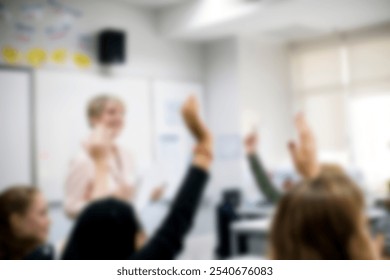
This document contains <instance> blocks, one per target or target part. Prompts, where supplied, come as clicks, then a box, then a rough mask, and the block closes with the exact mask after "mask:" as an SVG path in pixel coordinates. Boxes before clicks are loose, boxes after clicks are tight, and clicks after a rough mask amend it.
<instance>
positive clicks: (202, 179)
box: [63, 97, 213, 260]
mask: <svg viewBox="0 0 390 280" xmlns="http://www.w3.org/2000/svg"><path fill="white" fill-rule="evenodd" d="M182 113H183V118H184V120H185V123H186V125H187V127H188V129H189V130H190V132H191V133H192V135H193V136H194V137H195V140H196V148H195V150H194V156H193V159H192V164H191V166H190V168H189V170H188V172H187V175H186V177H185V179H184V181H183V183H182V186H181V188H180V189H179V191H178V193H177V195H176V198H175V200H174V202H173V204H172V207H171V209H170V212H169V214H168V216H167V217H166V219H165V220H164V222H163V223H162V225H161V227H160V228H159V229H158V230H157V232H156V233H155V235H154V236H153V237H152V238H151V239H150V241H149V242H147V243H146V244H145V245H144V244H143V240H142V237H141V238H139V236H140V234H139V233H140V226H139V222H138V220H137V217H136V215H135V211H134V209H133V207H132V206H131V205H128V204H126V203H123V202H121V201H119V200H116V199H113V198H109V199H101V200H97V201H95V202H94V203H92V204H91V205H89V206H87V207H86V209H85V210H84V211H83V212H82V213H81V215H80V216H79V218H78V219H77V221H76V224H75V227H74V229H73V231H72V233H71V235H70V238H69V241H68V244H67V246H66V248H65V251H64V254H63V259H68V260H70V259H73V260H83V259H104V260H107V259H114V260H115V259H118V260H119V259H143V260H156V259H173V258H175V257H176V255H177V254H178V253H179V252H180V250H181V247H182V243H183V240H184V237H185V235H186V234H187V232H188V231H189V229H190V227H191V225H192V222H193V219H194V215H195V213H196V210H197V207H198V205H199V201H200V198H201V195H202V192H203V189H204V187H205V185H206V183H207V180H208V176H209V175H208V170H209V167H210V164H211V162H212V153H213V149H212V137H211V134H210V132H209V131H208V129H207V127H206V126H205V125H204V123H203V122H202V120H201V119H200V116H199V109H198V104H197V102H196V100H195V99H194V98H192V97H191V98H189V99H188V100H187V101H186V103H185V104H184V106H183V109H182ZM95 149H97V150H98V147H95Z"/></svg>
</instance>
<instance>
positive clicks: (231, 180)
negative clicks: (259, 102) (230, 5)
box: [204, 39, 241, 190]
mask: <svg viewBox="0 0 390 280" xmlns="http://www.w3.org/2000/svg"><path fill="white" fill-rule="evenodd" d="M204 52H205V56H204V59H205V69H206V71H205V76H206V77H205V88H206V93H207V94H206V111H207V118H208V121H209V124H210V128H211V130H212V132H213V133H214V138H215V146H216V151H215V154H216V160H215V162H214V164H213V170H212V173H213V177H212V182H211V184H212V185H213V187H215V188H217V189H218V190H223V189H226V188H229V187H234V186H241V172H240V159H241V153H240V154H236V153H234V154H226V153H225V151H224V149H223V147H224V146H225V145H228V146H227V147H231V148H233V149H236V148H238V149H241V136H240V120H239V116H240V106H239V104H240V96H239V94H240V93H239V80H238V74H239V73H238V70H239V69H238V60H237V58H238V57H237V54H238V45H237V41H236V40H235V39H222V40H217V41H213V42H210V43H208V44H206V45H205V48H204ZM227 142H232V143H231V144H227Z"/></svg>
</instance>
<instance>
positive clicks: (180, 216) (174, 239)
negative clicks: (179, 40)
mask: <svg viewBox="0 0 390 280" xmlns="http://www.w3.org/2000/svg"><path fill="white" fill-rule="evenodd" d="M207 179H208V173H207V172H206V171H204V170H203V169H200V168H198V167H195V166H191V168H190V169H189V171H188V173H187V176H186V177H185V179H184V182H183V183H182V185H181V188H180V190H179V192H178V194H177V195H176V198H175V199H174V202H173V204H172V207H171V209H170V212H169V214H168V216H167V217H166V218H165V220H164V222H163V223H162V225H161V226H160V228H159V229H158V230H157V232H156V233H155V235H154V236H153V237H152V239H151V240H150V241H149V242H148V243H147V244H146V245H145V247H143V248H142V249H141V250H140V251H139V252H137V253H135V254H133V255H132V256H131V257H130V259H134V260H170V259H174V258H175V257H176V255H177V254H178V253H179V252H180V251H181V248H182V243H183V240H184V237H185V235H186V234H187V232H188V231H189V229H190V228H191V225H192V222H193V220H194V216H195V212H196V210H197V208H198V204H199V201H200V198H201V195H202V193H203V189H204V187H205V185H206V182H207Z"/></svg>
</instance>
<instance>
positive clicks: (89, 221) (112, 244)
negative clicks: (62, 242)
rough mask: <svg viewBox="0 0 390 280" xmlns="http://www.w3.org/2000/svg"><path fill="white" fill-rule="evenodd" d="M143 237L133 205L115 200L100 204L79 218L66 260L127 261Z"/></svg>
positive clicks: (93, 206)
mask: <svg viewBox="0 0 390 280" xmlns="http://www.w3.org/2000/svg"><path fill="white" fill-rule="evenodd" d="M141 235H142V231H141V227H140V225H139V222H138V219H137V216H136V214H135V211H134V209H133V207H132V206H130V205H129V204H128V203H125V202H122V201H119V200H116V199H112V198H108V199H104V200H100V201H96V202H94V203H92V204H90V205H89V206H88V207H87V208H86V209H85V210H84V211H83V212H82V213H81V214H80V216H79V217H78V219H77V221H76V224H75V226H74V228H73V231H72V233H71V235H70V238H69V240H68V245H67V246H66V248H65V251H64V255H63V259H71V260H120V259H127V258H129V257H130V256H131V255H132V254H133V253H134V252H135V251H136V250H137V249H139V245H140V244H139V243H138V241H139V237H140V236H141Z"/></svg>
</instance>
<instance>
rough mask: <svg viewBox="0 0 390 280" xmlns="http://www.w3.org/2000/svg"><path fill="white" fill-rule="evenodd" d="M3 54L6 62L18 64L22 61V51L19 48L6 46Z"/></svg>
mask: <svg viewBox="0 0 390 280" xmlns="http://www.w3.org/2000/svg"><path fill="white" fill-rule="evenodd" d="M1 56H2V58H3V60H4V61H5V62H6V63H9V64H16V63H18V62H20V59H21V57H20V53H19V51H18V50H17V49H15V48H14V47H11V46H5V47H4V48H2V50H1Z"/></svg>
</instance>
